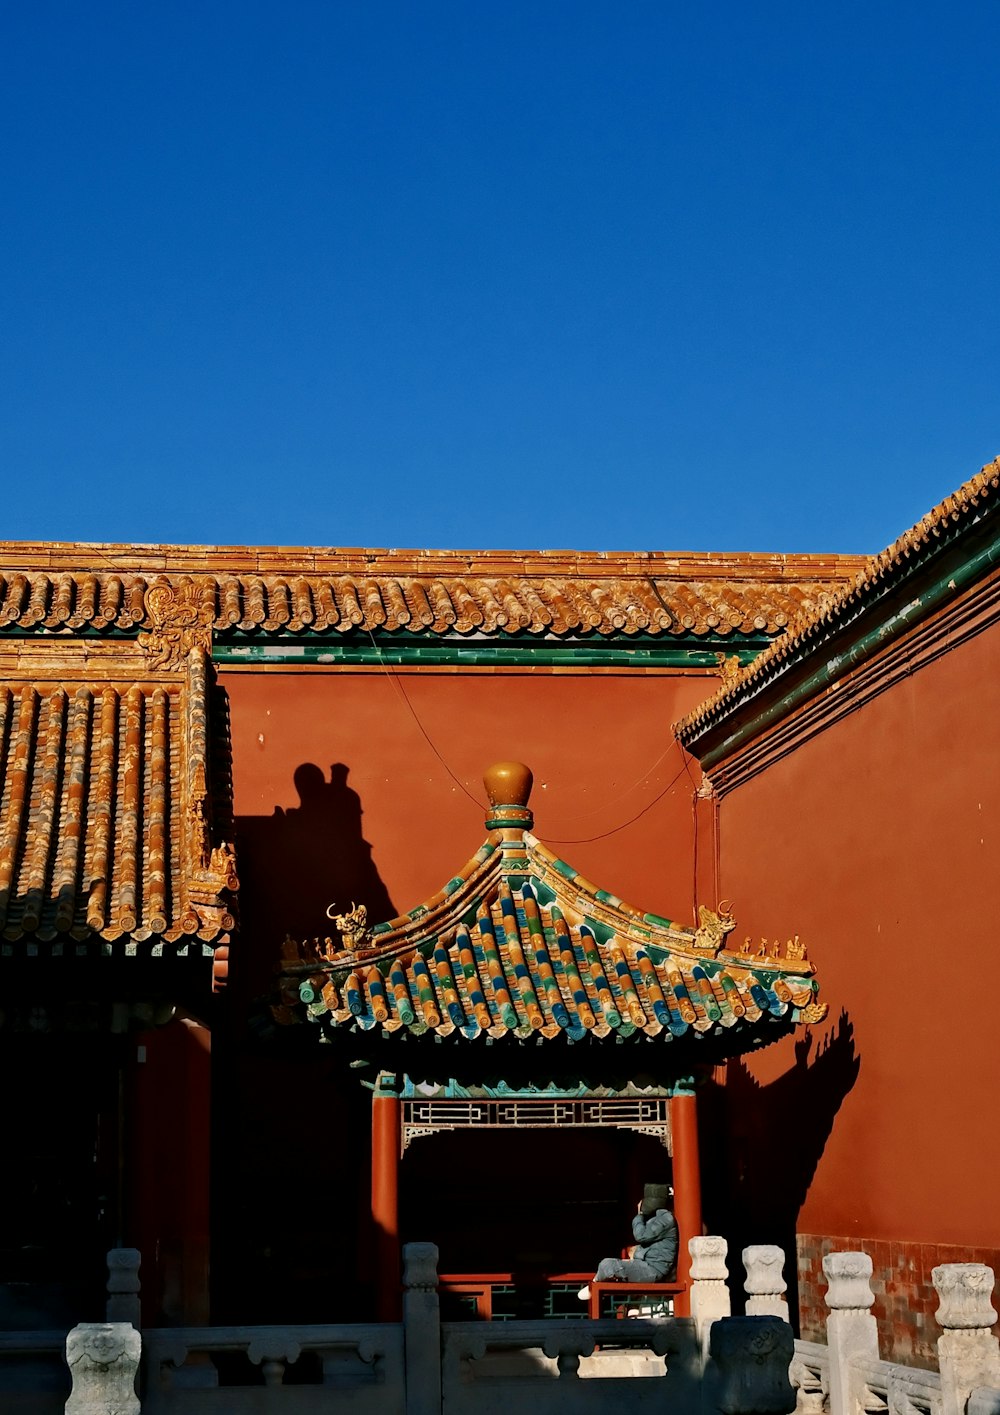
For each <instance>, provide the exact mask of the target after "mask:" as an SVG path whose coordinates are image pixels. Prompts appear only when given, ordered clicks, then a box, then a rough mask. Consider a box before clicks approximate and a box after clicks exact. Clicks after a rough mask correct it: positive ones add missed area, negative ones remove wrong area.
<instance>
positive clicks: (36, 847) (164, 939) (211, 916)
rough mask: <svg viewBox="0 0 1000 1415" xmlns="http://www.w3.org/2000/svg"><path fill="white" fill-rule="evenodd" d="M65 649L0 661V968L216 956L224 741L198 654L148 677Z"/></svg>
mask: <svg viewBox="0 0 1000 1415" xmlns="http://www.w3.org/2000/svg"><path fill="white" fill-rule="evenodd" d="M70 647H71V648H72V649H76V650H78V651H77V652H71V653H69V654H67V653H66V652H62V653H61V654H60V655H58V656H56V655H54V654H52V653H49V654H47V655H46V654H37V655H35V657H34V658H30V659H29V661H28V662H25V661H24V658H23V655H21V656H19V655H18V653H17V652H15V653H14V654H13V655H11V654H7V655H6V656H4V657H0V954H12V953H15V952H19V951H21V950H23V949H27V950H28V951H29V952H36V953H42V952H45V953H46V954H48V955H50V956H51V955H58V954H61V953H64V952H86V951H87V949H88V947H89V945H90V944H92V943H93V942H94V941H95V940H100V941H102V942H103V943H106V944H113V945H118V947H119V948H120V949H121V950H122V951H124V952H126V953H134V952H136V951H138V950H139V949H140V946H141V948H142V950H143V951H149V952H150V953H152V954H156V953H159V952H162V951H163V949H164V946H165V945H169V946H170V948H171V951H180V952H188V951H193V952H195V953H202V952H204V951H208V952H212V951H214V950H215V949H216V948H217V947H218V946H220V945H223V946H224V945H227V944H228V940H229V931H230V930H231V929H232V928H233V926H234V922H235V921H234V918H233V915H232V913H231V907H232V905H231V901H230V896H231V893H232V891H233V890H235V889H236V888H237V885H238V881H237V878H236V873H235V864H234V857H233V851H232V846H231V845H230V844H228V843H227V841H226V840H225V839H223V838H222V835H221V833H220V828H219V827H220V817H221V823H222V824H224V822H225V817H226V806H227V803H228V774H227V767H226V765H225V763H226V762H227V761H228V731H227V729H226V728H225V726H224V725H223V726H222V729H221V731H219V730H216V731H215V732H213V728H212V717H213V710H212V694H211V675H212V668H211V664H210V663H209V661H208V656H207V654H206V652H205V651H204V649H193V650H192V651H191V652H190V654H189V655H188V657H187V659H186V661H185V662H184V663H182V664H179V665H177V666H175V667H173V668H172V669H170V670H169V671H167V670H163V671H158V670H151V669H150V667H149V664H148V661H146V662H143V663H141V662H140V661H139V657H138V654H136V661H134V662H123V654H122V652H121V649H120V647H119V648H118V649H111V650H110V651H107V650H106V649H105V648H104V646H94V647H90V648H88V649H87V650H86V651H84V650H83V646H82V645H73V646H70ZM129 668H131V669H132V670H133V676H126V675H127V674H128V669H129ZM123 670H124V674H123ZM220 807H221V808H222V809H221V812H220ZM213 817H214V818H213ZM202 945H205V948H203V947H202Z"/></svg>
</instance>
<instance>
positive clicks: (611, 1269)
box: [579, 1184, 677, 1301]
mask: <svg viewBox="0 0 1000 1415" xmlns="http://www.w3.org/2000/svg"><path fill="white" fill-rule="evenodd" d="M669 1197H670V1190H669V1189H668V1188H667V1186H666V1185H665V1184H647V1185H646V1186H645V1188H644V1190H643V1198H642V1202H641V1204H640V1205H639V1211H638V1213H637V1214H636V1216H635V1218H634V1219H633V1220H632V1236H633V1238H634V1239H635V1240H636V1242H635V1246H634V1247H632V1248H630V1249H629V1250H628V1252H629V1256H628V1257H627V1258H602V1259H601V1261H600V1262H599V1263H598V1265H597V1272H596V1273H595V1274H594V1281H595V1282H670V1281H671V1280H672V1278H673V1277H674V1275H675V1273H676V1271H677V1220H676V1219H675V1218H674V1216H673V1214H672V1213H671V1212H670V1210H669V1209H668V1208H667V1200H668V1199H669ZM579 1296H580V1298H581V1300H584V1301H585V1300H586V1299H587V1298H588V1297H589V1296H590V1288H589V1287H581V1288H580V1292H579Z"/></svg>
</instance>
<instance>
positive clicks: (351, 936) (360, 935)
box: [326, 899, 372, 953]
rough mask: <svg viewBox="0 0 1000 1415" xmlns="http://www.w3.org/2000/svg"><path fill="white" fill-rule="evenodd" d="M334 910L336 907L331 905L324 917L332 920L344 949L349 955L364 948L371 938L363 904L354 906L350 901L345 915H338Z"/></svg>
mask: <svg viewBox="0 0 1000 1415" xmlns="http://www.w3.org/2000/svg"><path fill="white" fill-rule="evenodd" d="M336 909H337V905H336V904H331V905H330V907H329V908H328V909H327V911H326V917H327V918H328V919H332V920H333V922H334V924H335V926H336V928H337V932H338V933H339V934H340V937H341V940H342V942H343V944H344V947H345V948H346V949H347V950H348V952H350V953H355V952H357V950H358V949H359V948H364V947H365V946H366V945H367V943H368V942H369V940H370V939H371V936H372V931H371V929H370V928H369V926H368V910H367V908H366V907H365V906H364V904H355V902H354V900H353V899H352V900H351V907H350V908H349V909H348V910H347V911H346V912H345V913H343V914H338V913H336Z"/></svg>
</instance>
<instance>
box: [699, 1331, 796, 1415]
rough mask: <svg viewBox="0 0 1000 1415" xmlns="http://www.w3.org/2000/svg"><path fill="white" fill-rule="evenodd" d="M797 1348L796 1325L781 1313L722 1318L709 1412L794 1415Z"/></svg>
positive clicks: (714, 1339) (713, 1344)
mask: <svg viewBox="0 0 1000 1415" xmlns="http://www.w3.org/2000/svg"><path fill="white" fill-rule="evenodd" d="M794 1351H795V1339H794V1337H793V1336H792V1329H791V1327H790V1326H789V1325H788V1323H787V1322H783V1321H782V1320H781V1319H780V1318H779V1317H722V1318H721V1319H720V1320H719V1321H717V1322H715V1324H714V1325H713V1327H712V1334H711V1340H710V1345H709V1352H710V1356H711V1361H710V1363H709V1366H708V1369H707V1370H706V1372H705V1379H704V1381H703V1382H702V1410H703V1412H704V1415H710V1412H713V1411H717V1410H721V1411H723V1412H724V1415H788V1412H790V1411H792V1410H794V1409H795V1391H794V1390H793V1388H792V1383H791V1381H790V1380H789V1379H788V1368H789V1366H790V1365H791V1361H792V1356H793V1354H794Z"/></svg>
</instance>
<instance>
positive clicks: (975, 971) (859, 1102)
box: [720, 626, 1000, 1248]
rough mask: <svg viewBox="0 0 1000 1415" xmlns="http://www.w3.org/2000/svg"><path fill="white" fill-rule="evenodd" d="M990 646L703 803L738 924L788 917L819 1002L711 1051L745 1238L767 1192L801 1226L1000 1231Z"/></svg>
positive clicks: (985, 1235) (958, 658) (809, 1229)
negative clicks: (785, 1022) (822, 1008)
mask: <svg viewBox="0 0 1000 1415" xmlns="http://www.w3.org/2000/svg"><path fill="white" fill-rule="evenodd" d="M998 659H1000V627H997V626H993V627H990V628H989V629H987V630H985V631H983V632H981V633H980V634H979V635H978V636H977V637H975V638H973V639H971V640H968V641H966V642H965V643H963V644H961V645H959V646H958V647H956V648H954V650H953V651H952V652H951V653H950V654H948V655H946V656H944V657H939V658H937V659H936V660H933V661H931V662H930V663H929V664H927V665H926V666H924V667H921V668H919V669H918V671H916V672H914V673H913V675H912V676H910V677H908V678H906V679H903V680H902V681H900V682H899V683H898V684H897V685H896V686H894V687H891V688H888V689H887V690H886V691H885V692H883V693H882V694H881V695H880V696H878V697H876V698H875V699H874V700H872V701H870V702H869V703H868V704H867V705H866V706H864V707H863V708H861V709H860V710H858V711H856V712H854V713H852V714H851V715H850V716H848V717H846V718H844V719H842V720H841V721H840V722H837V723H835V724H833V725H831V726H829V727H828V728H827V729H826V730H825V731H823V732H822V733H821V734H820V735H819V736H816V737H814V738H812V740H810V741H807V742H805V743H804V744H803V745H801V746H799V747H798V748H797V749H796V750H794V751H793V752H792V753H791V754H790V755H788V756H786V757H784V758H783V759H781V760H779V761H778V762H777V763H775V764H774V765H771V766H770V767H768V768H767V769H766V770H765V771H764V772H763V773H762V774H760V775H758V776H757V777H755V778H753V779H751V780H750V781H749V782H747V783H745V784H744V785H742V786H740V787H739V788H737V789H736V790H734V791H733V792H732V793H731V794H730V795H727V796H726V797H724V798H723V800H722V802H721V806H720V827H721V883H722V892H723V893H724V894H725V895H726V896H730V897H732V899H733V900H734V901H735V907H736V912H737V917H738V920H739V926H740V931H741V934H742V933H743V932H746V933H751V934H753V935H754V936H755V937H757V936H760V935H764V936H767V937H770V938H773V937H775V936H778V937H780V938H782V939H784V938H787V937H789V936H790V935H792V934H796V933H797V934H800V935H801V937H802V939H803V940H804V941H805V942H806V943H807V945H808V949H809V955H810V957H811V958H812V959H813V960H814V962H815V964H816V967H817V971H818V976H819V979H820V983H821V997H822V998H824V999H825V1000H826V1001H827V1002H828V1003H829V1004H830V1016H829V1018H828V1020H827V1022H826V1023H825V1024H823V1025H822V1026H819V1027H816V1028H814V1029H813V1032H814V1036H813V1040H812V1046H811V1049H810V1050H809V1051H806V1050H805V1049H804V1048H803V1046H802V1045H801V1044H800V1045H799V1049H798V1052H797V1053H796V1050H795V1048H794V1046H793V1044H792V1042H791V1041H789V1042H786V1043H783V1044H782V1045H781V1046H779V1047H775V1048H773V1049H771V1050H769V1051H766V1052H764V1053H761V1054H760V1055H759V1056H758V1057H756V1058H754V1059H752V1060H749V1061H747V1062H746V1063H745V1064H744V1063H736V1064H734V1065H733V1066H731V1067H730V1075H729V1079H728V1084H727V1099H728V1102H729V1105H728V1114H729V1118H730V1123H731V1125H732V1127H733V1132H734V1136H735V1141H736V1159H735V1169H734V1171H733V1174H732V1183H733V1184H734V1186H735V1188H736V1190H738V1191H740V1195H741V1197H740V1208H741V1211H742V1214H743V1217H744V1220H745V1222H746V1224H747V1228H748V1234H747V1236H748V1237H750V1238H751V1239H752V1238H753V1236H754V1234H753V1226H754V1219H755V1215H756V1216H758V1217H761V1218H762V1221H766V1219H767V1216H768V1215H770V1214H772V1212H773V1210H774V1207H775V1197H776V1196H779V1197H783V1199H784V1200H785V1201H786V1202H788V1203H791V1204H792V1205H793V1207H795V1208H796V1209H797V1222H798V1229H799V1231H800V1233H808V1234H818V1235H828V1234H832V1235H838V1236H844V1235H846V1236H848V1237H851V1238H857V1239H860V1238H865V1239H879V1240H892V1241H899V1242H909V1243H913V1242H917V1243H937V1244H954V1245H963V1246H965V1247H968V1248H975V1247H979V1248H983V1247H997V1246H1000V1214H998V1210H997V1205H996V1196H995V1187H996V1186H995V1176H996V1174H997V1173H998V1172H1000V1128H998V1127H997V1126H996V1124H995V1123H994V1116H993V1108H994V1107H993V1099H992V1093H993V1090H994V1088H995V1085H996V1081H997V1079H998V1077H1000V1039H998V1036H1000V1034H998V1030H997V1026H996V1020H995V1015H994V1013H995V999H996V998H997V997H998V996H1000V950H998V948H997V944H996V939H995V937H994V933H995V927H994V923H993V913H994V905H993V895H994V892H995V881H996V877H997V860H998V857H1000V733H998V732H997V730H996V723H997V721H998V719H1000V676H998V675H997V672H996V665H997V662H998ZM789 1170H791V1172H792V1179H791V1181H790V1180H789Z"/></svg>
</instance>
